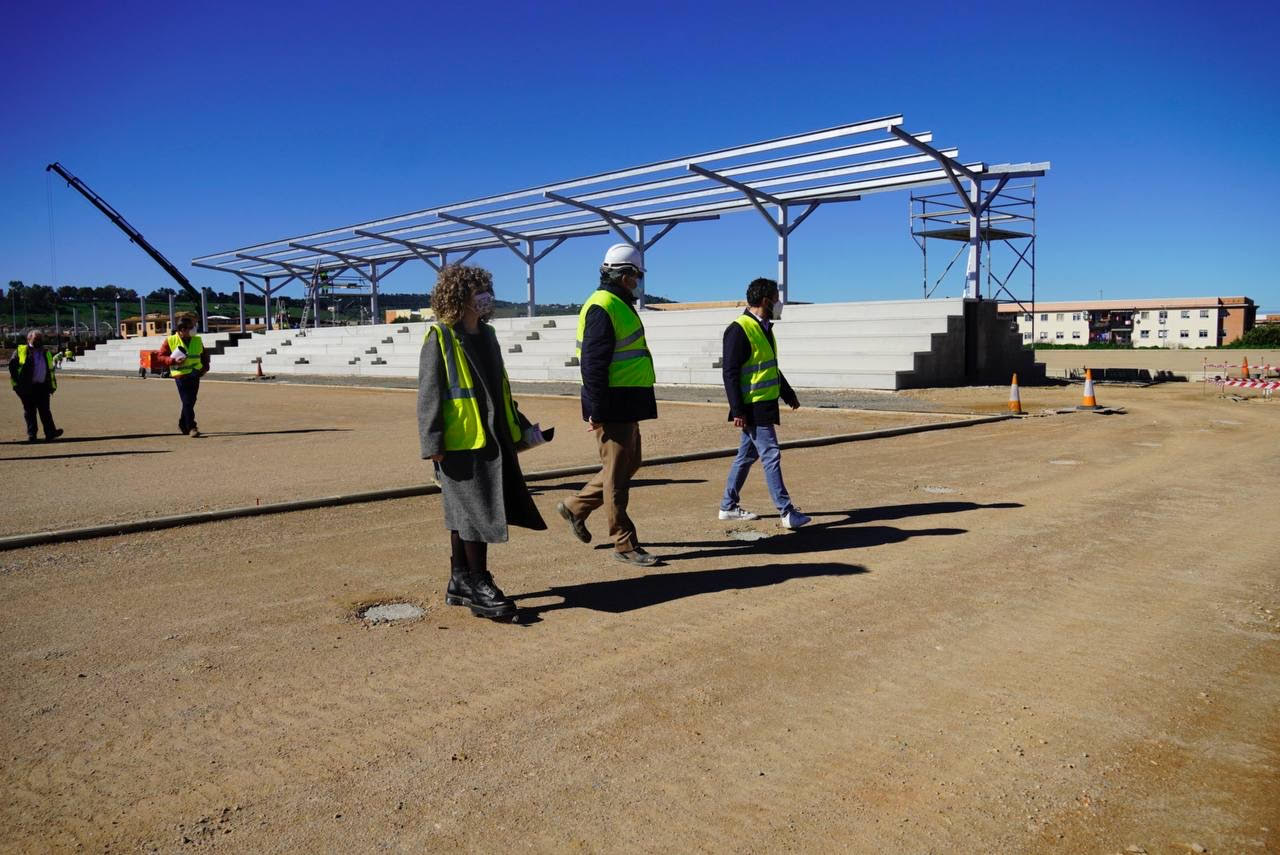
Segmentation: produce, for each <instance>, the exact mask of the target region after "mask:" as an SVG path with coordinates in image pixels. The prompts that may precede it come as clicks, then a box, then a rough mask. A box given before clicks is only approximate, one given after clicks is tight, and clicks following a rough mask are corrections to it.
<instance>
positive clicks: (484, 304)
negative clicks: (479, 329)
mask: <svg viewBox="0 0 1280 855" xmlns="http://www.w3.org/2000/svg"><path fill="white" fill-rule="evenodd" d="M471 308H473V309H475V310H476V314H477V315H479V316H480V317H482V318H483V317H484V316H485V315H487V314H489V313H490V312H492V311H493V295H492V294H490V293H489V292H488V291H481V292H479V293H476V294H472V295H471Z"/></svg>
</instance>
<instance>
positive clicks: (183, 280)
mask: <svg viewBox="0 0 1280 855" xmlns="http://www.w3.org/2000/svg"><path fill="white" fill-rule="evenodd" d="M44 170H45V172H50V171H52V172H56V173H58V175H60V176H62V178H63V179H64V180H65V181H66V182H67V185H68V186H69V187H73V188H75V189H76V190H77V191H79V193H80V195H81V196H83V197H85V198H86V199H88V200H89V201H90V202H91V203H92V204H93V206H94V207H95V208H97V209H98V210H99V211H101V212H102V213H104V214H106V216H107V219H109V220H110V221H111V222H113V223H115V224H116V227H117V228H119V229H120V231H122V232H124V233H125V234H126V235H128V236H129V241H130V242H131V243H136V244H137V245H138V246H140V247H142V251H143V252H145V253H146V254H147V255H149V256H151V258H152V260H153V261H155V263H156V264H159V265H160V266H161V267H163V268H164V272H165V273H168V274H169V275H170V276H172V277H173V278H174V280H175V281H176V282H177V283H178V284H179V285H181V286H182V289H183V290H184V291H186V292H187V294H189V295H190V296H191V299H193V300H195V301H196V304H197V305H199V303H200V292H199V291H197V290H196V287H195V286H194V285H192V284H191V280H189V279H188V278H187V277H185V276H183V275H182V271H181V270H179V269H178V268H177V267H175V266H174V265H173V262H172V261H170V260H169V259H167V258H165V257H164V254H163V253H162V252H160V250H158V249H156V248H155V247H154V246H152V245H151V244H150V243H149V242H148V241H147V239H146V238H144V237H143V236H142V233H141V232H139V231H138V230H137V229H135V228H134V227H133V226H131V225H129V221H128V220H126V219H125V218H124V217H123V216H122V215H121V214H120V212H119V211H117V210H116V209H115V208H113V207H111V205H110V204H109V203H108V202H107V200H106V199H103V198H102V197H101V196H99V195H98V194H97V193H94V192H93V191H92V190H90V189H89V185H88V184H85V183H84V182H83V181H81V180H80V179H79V178H76V177H75V176H74V175H72V174H71V173H70V172H68V171H67V170H66V169H64V168H63V166H62V164H61V163H57V162H56V161H55V162H54V163H51V164H49V165H48V166H46V167H45V168H44Z"/></svg>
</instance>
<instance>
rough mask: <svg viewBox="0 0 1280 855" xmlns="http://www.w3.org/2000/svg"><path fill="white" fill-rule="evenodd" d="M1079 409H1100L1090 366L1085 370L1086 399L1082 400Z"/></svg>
mask: <svg viewBox="0 0 1280 855" xmlns="http://www.w3.org/2000/svg"><path fill="white" fill-rule="evenodd" d="M1076 409H1077V410H1100V409H1102V407H1099V406H1098V399H1097V398H1095V397H1094V396H1093V372H1092V371H1090V370H1089V369H1088V368H1086V369H1085V370H1084V400H1083V401H1081V402H1080V406H1078V407H1076Z"/></svg>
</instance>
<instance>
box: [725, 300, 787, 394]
mask: <svg viewBox="0 0 1280 855" xmlns="http://www.w3.org/2000/svg"><path fill="white" fill-rule="evenodd" d="M733 322H734V323H735V324H737V325H738V326H740V327H742V331H743V332H744V333H746V334H747V341H748V342H750V344H751V357H750V358H749V359H748V360H747V361H746V363H745V364H744V365H743V366H742V376H741V377H740V378H739V387H740V388H741V389H742V400H743V402H745V403H748V404H758V403H760V402H761V401H776V400H778V395H779V393H781V391H782V375H781V374H780V373H779V372H778V353H777V351H775V350H774V349H773V347H772V346H771V345H770V344H769V337H768V336H767V335H765V334H764V330H763V329H762V328H761V327H760V324H759V323H758V322H757V321H756V320H755V319H754V318H748V317H747V316H746V315H738V317H736V318H734V320H733Z"/></svg>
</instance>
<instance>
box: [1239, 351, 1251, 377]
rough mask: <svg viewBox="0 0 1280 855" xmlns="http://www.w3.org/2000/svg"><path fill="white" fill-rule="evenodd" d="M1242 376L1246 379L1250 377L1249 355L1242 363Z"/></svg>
mask: <svg viewBox="0 0 1280 855" xmlns="http://www.w3.org/2000/svg"><path fill="white" fill-rule="evenodd" d="M1240 376H1241V377H1242V378H1243V379H1245V380H1248V379H1249V357H1247V356H1246V357H1244V359H1243V361H1241V363H1240Z"/></svg>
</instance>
